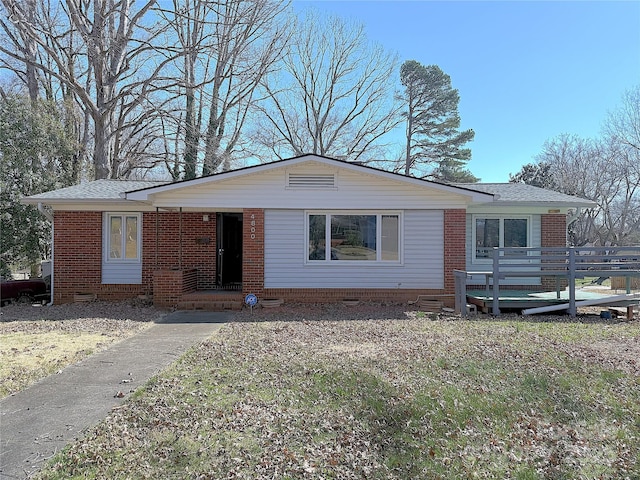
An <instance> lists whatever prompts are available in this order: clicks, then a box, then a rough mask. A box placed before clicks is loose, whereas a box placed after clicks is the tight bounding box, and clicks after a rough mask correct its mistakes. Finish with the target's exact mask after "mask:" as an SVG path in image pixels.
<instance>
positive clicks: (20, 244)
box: [0, 96, 77, 276]
mask: <svg viewBox="0 0 640 480" xmlns="http://www.w3.org/2000/svg"><path fill="white" fill-rule="evenodd" d="M76 147H77V145H76V144H75V142H74V141H73V140H71V139H70V138H69V136H68V133H67V132H66V131H65V128H64V123H63V122H62V121H61V119H60V114H59V111H58V110H57V109H56V107H55V106H54V105H52V104H49V103H45V102H38V101H36V102H30V101H29V99H28V98H23V97H9V96H8V97H3V98H1V99H0V222H1V223H2V228H0V249H1V256H0V271H1V273H2V275H4V276H7V274H8V273H9V268H10V266H11V265H16V266H19V267H28V266H34V265H36V264H37V263H38V262H39V261H40V260H42V259H44V258H47V257H48V255H49V247H50V245H49V244H50V235H51V225H50V223H49V221H48V220H47V219H46V218H45V217H44V216H43V215H42V214H41V213H40V212H38V210H37V208H36V207H34V206H32V205H24V204H22V203H20V198H22V197H23V196H28V195H35V194H37V193H41V192H45V191H48V190H53V189H55V188H60V187H64V186H68V185H70V184H72V183H74V180H75V179H74V178H73V170H74V169H73V168H71V167H70V166H71V165H72V164H73V162H75V161H76V153H77V148H76Z"/></svg>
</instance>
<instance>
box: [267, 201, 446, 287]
mask: <svg viewBox="0 0 640 480" xmlns="http://www.w3.org/2000/svg"><path fill="white" fill-rule="evenodd" d="M443 219H444V214H443V212H442V210H408V211H404V212H403V221H402V225H403V230H404V231H403V232H402V245H403V248H402V255H403V261H402V264H400V265H398V264H394V265H380V264H368V265H366V264H363V263H358V264H357V265H355V264H354V265H344V264H333V265H332V264H328V265H317V264H316V265H313V264H306V263H305V258H304V257H305V244H304V242H305V240H304V239H305V232H304V229H305V212H304V211H303V210H266V211H265V221H264V225H265V254H264V255H265V267H264V270H265V287H266V288H402V289H413V288H423V289H427V288H433V289H439V288H443V286H444V272H443V269H444V259H443V251H444V246H443V224H444V220H443Z"/></svg>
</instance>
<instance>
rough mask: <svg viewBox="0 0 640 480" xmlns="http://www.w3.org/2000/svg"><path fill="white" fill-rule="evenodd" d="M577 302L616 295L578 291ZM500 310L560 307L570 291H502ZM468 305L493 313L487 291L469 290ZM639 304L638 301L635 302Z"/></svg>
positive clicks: (619, 305)
mask: <svg viewBox="0 0 640 480" xmlns="http://www.w3.org/2000/svg"><path fill="white" fill-rule="evenodd" d="M575 292H576V293H575V295H576V297H575V298H576V301H577V302H579V301H582V300H599V299H605V298H607V297H611V296H612V295H615V294H613V293H608V294H604V293H597V292H592V291H588V290H582V289H576V291H575ZM498 301H499V306H500V310H518V311H519V310H525V309H527V308H536V307H546V306H548V305H560V304H563V303H567V302H568V301H569V291H568V290H563V291H561V292H560V296H559V297H558V292H555V291H554V292H535V291H531V290H505V289H502V290H500V296H499V297H498ZM467 303H469V304H472V305H476V306H477V307H478V310H479V311H481V312H483V313H488V312H490V311H491V308H492V305H493V297H492V296H490V295H487V292H486V290H467ZM630 303H631V304H633V303H634V302H628V301H625V302H612V304H611V305H610V306H618V307H626V306H628V305H629V304H630ZM635 303H637V301H636V302H635Z"/></svg>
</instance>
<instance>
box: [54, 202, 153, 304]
mask: <svg viewBox="0 0 640 480" xmlns="http://www.w3.org/2000/svg"><path fill="white" fill-rule="evenodd" d="M102 218H103V216H102V212H67V211H57V212H54V226H55V230H54V261H53V281H54V288H53V301H54V303H56V304H60V303H69V302H73V301H74V295H75V294H76V293H94V294H96V295H97V298H98V299H100V300H122V299H125V298H132V297H136V296H137V295H139V294H140V293H142V286H141V285H128V284H123V285H102Z"/></svg>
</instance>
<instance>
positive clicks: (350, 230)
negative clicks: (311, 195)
mask: <svg viewBox="0 0 640 480" xmlns="http://www.w3.org/2000/svg"><path fill="white" fill-rule="evenodd" d="M400 225H401V216H400V214H399V213H394V212H390V213H368V212H367V213H342V212H340V213H337V212H336V213H325V212H318V213H315V212H313V213H308V214H307V229H306V230H307V231H306V237H307V242H306V243H307V249H306V259H307V263H321V262H324V263H332V262H361V263H367V262H382V263H384V262H389V263H396V264H397V263H400V258H401V254H400V232H401V228H400Z"/></svg>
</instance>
